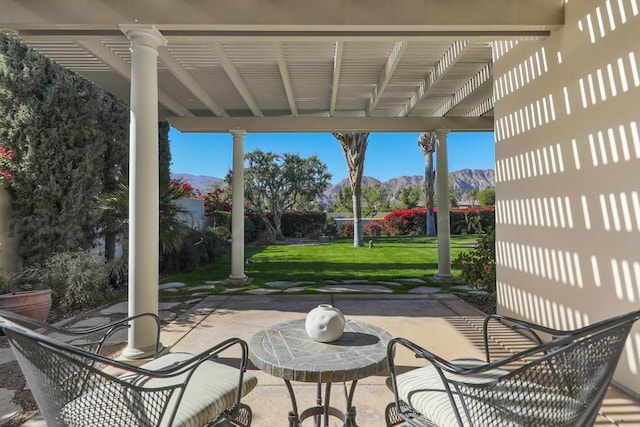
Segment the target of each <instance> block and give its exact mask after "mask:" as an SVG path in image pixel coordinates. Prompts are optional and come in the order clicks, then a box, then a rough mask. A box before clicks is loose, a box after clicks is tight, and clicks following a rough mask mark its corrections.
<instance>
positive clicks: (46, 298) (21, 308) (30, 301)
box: [0, 289, 51, 322]
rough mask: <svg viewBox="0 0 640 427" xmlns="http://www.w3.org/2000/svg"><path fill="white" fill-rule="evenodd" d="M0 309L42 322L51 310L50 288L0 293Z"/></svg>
mask: <svg viewBox="0 0 640 427" xmlns="http://www.w3.org/2000/svg"><path fill="white" fill-rule="evenodd" d="M0 310H7V311H11V312H13V313H16V314H21V315H23V316H27V317H30V318H32V319H36V320H39V321H41V322H44V321H46V320H47V317H48V316H49V310H51V290H50V289H46V290H39V291H26V292H16V293H11V294H3V295H0Z"/></svg>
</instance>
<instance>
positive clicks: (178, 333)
mask: <svg viewBox="0 0 640 427" xmlns="http://www.w3.org/2000/svg"><path fill="white" fill-rule="evenodd" d="M323 303H328V304H333V305H335V306H336V307H338V308H339V309H340V310H342V312H343V313H344V315H345V317H346V318H348V319H349V318H350V319H354V320H361V321H365V322H368V323H372V324H375V325H377V326H379V327H381V328H383V329H385V330H386V331H387V332H389V333H390V334H391V335H392V336H402V337H405V338H408V339H410V340H412V341H415V342H417V343H420V344H421V345H423V346H424V347H426V348H428V349H429V350H430V351H432V352H434V353H436V354H438V355H440V356H442V357H444V358H447V359H450V358H456V357H476V358H483V356H484V350H483V344H482V343H483V341H482V335H481V328H482V320H483V318H484V314H483V313H482V312H480V311H478V310H477V309H475V308H474V307H472V306H470V305H469V304H467V303H466V302H464V301H462V300H461V299H459V298H457V297H455V296H453V295H446V294H432V295H353V294H332V295H277V296H275V295H271V296H270V295H262V296H251V295H238V296H209V297H206V298H204V299H203V300H201V301H200V302H198V303H197V304H195V305H194V306H193V307H192V308H191V309H190V310H188V311H186V312H184V313H183V314H182V315H180V316H178V317H177V318H176V319H174V320H173V321H171V322H170V323H168V324H167V325H166V326H165V327H164V328H163V331H162V337H161V339H162V343H163V344H164V345H165V346H168V347H170V348H171V351H187V352H190V353H197V352H200V351H203V350H205V349H206V348H208V347H210V346H211V345H214V344H215V343H218V342H220V341H222V340H224V339H226V338H229V337H232V336H235V337H240V338H242V339H244V340H246V341H247V342H249V341H250V340H251V337H252V336H253V335H254V334H255V333H256V332H258V331H259V330H260V329H262V328H264V327H266V326H269V325H273V324H276V323H280V322H284V321H290V320H295V319H304V318H305V316H306V314H307V313H308V312H309V311H310V310H311V309H312V308H314V307H316V306H317V305H318V304H323ZM492 337H493V342H494V344H493V352H495V354H496V355H498V356H500V355H505V354H508V353H509V352H512V351H517V350H518V349H520V348H522V347H523V346H527V345H528V341H527V340H526V339H524V338H523V337H522V336H520V335H518V334H515V333H512V332H511V331H509V333H505V331H504V330H502V329H500V330H493V331H492ZM236 356H237V354H233V352H227V353H225V355H224V357H232V358H234V357H236ZM398 357H399V358H398V359H396V363H397V365H398V366H403V367H412V366H420V362H419V361H418V360H417V359H416V358H414V357H413V356H412V355H411V354H409V353H407V352H404V354H398ZM249 370H250V371H251V372H253V373H255V374H256V376H257V377H258V386H257V387H256V388H255V389H254V390H253V391H252V392H251V393H250V394H249V395H248V396H246V397H245V398H244V399H243V402H244V403H246V404H248V405H249V406H251V408H252V410H253V417H254V418H253V424H252V425H253V426H256V427H273V426H286V425H287V414H288V412H289V410H290V408H291V403H290V400H289V395H288V393H287V389H286V387H285V384H284V382H283V381H282V380H281V379H279V378H275V377H272V376H270V375H268V374H265V373H263V372H261V371H259V370H257V369H256V368H255V367H254V366H253V365H251V366H250V367H249ZM387 376H388V374H387V372H386V371H384V372H380V373H378V374H377V375H374V376H372V377H368V378H365V379H363V380H360V381H359V382H358V386H357V389H356V392H355V397H354V405H355V407H356V410H357V422H358V425H360V426H361V427H382V426H384V425H385V423H384V410H385V407H386V405H387V404H388V403H389V402H390V401H391V400H392V398H393V395H392V393H391V392H390V391H389V390H388V389H387V387H386V385H385V380H386V378H387ZM292 384H293V388H294V390H295V392H296V397H297V400H298V408H299V410H300V411H302V410H303V409H305V408H307V407H310V406H313V405H314V404H315V399H316V397H315V396H316V385H315V384H311V383H299V382H293V383H292ZM344 390H346V387H343V385H342V384H341V383H338V384H334V385H333V388H332V398H331V402H332V406H336V407H338V408H340V409H342V410H344V407H345V401H346V399H345V391H344ZM43 425H44V422H43V421H41V420H39V417H36V418H34V419H32V420H30V421H29V422H27V423H26V424H25V426H29V427H36V426H43ZM311 425H313V421H312V420H306V421H305V422H304V423H303V426H305V427H306V426H311ZM339 425H341V423H340V422H339V421H338V419H336V418H332V419H331V423H330V426H332V427H333V426H339ZM596 425H598V426H634V425H635V426H640V402H638V401H637V400H635V399H633V398H632V397H630V396H629V395H627V394H625V393H623V392H622V391H620V390H619V389H617V388H616V387H613V386H612V387H610V390H609V392H608V394H607V397H606V399H605V401H604V404H603V406H602V408H601V415H600V416H599V417H598V419H597V422H596Z"/></svg>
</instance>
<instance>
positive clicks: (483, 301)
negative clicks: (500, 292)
mask: <svg viewBox="0 0 640 427" xmlns="http://www.w3.org/2000/svg"><path fill="white" fill-rule="evenodd" d="M456 296H457V297H458V298H460V299H462V300H464V301H466V302H468V303H469V304H471V305H472V306H474V307H475V308H477V309H478V310H480V311H482V312H483V313H486V314H496V296H495V295H493V296H490V295H477V294H466V293H465V294H463V293H456Z"/></svg>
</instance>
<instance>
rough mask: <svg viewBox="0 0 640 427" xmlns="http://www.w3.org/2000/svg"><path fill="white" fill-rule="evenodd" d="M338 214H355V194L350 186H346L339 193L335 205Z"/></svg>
mask: <svg viewBox="0 0 640 427" xmlns="http://www.w3.org/2000/svg"><path fill="white" fill-rule="evenodd" d="M333 208H334V210H335V211H336V212H347V213H352V212H353V192H352V191H351V187H350V186H346V185H345V186H344V187H342V188H341V189H340V191H338V198H337V199H336V201H335V202H334V204H333Z"/></svg>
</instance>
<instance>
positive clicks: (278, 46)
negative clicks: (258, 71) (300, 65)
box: [273, 42, 298, 117]
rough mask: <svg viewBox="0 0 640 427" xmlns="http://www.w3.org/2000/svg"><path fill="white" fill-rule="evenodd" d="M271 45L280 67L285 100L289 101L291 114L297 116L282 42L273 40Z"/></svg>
mask: <svg viewBox="0 0 640 427" xmlns="http://www.w3.org/2000/svg"><path fill="white" fill-rule="evenodd" d="M273 47H274V49H275V51H276V56H277V58H278V68H279V69H280V76H281V78H282V84H283V85H284V90H285V93H286V95H287V101H288V102H289V110H291V115H292V116H294V117H297V116H298V106H297V105H296V97H295V93H294V91H293V85H292V83H291V75H290V74H289V67H288V65H287V59H286V58H285V55H284V50H283V49H282V43H280V42H274V43H273Z"/></svg>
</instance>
